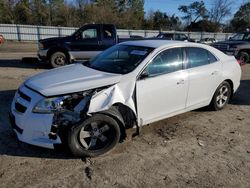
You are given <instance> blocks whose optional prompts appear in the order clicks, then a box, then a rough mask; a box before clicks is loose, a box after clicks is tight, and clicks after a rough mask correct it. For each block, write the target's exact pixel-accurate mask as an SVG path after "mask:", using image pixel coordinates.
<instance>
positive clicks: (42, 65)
mask: <svg viewBox="0 0 250 188" xmlns="http://www.w3.org/2000/svg"><path fill="white" fill-rule="evenodd" d="M0 67H16V68H32V69H50V68H51V67H50V66H49V64H48V63H46V62H40V61H39V60H38V58H35V57H24V58H22V59H21V60H20V59H0Z"/></svg>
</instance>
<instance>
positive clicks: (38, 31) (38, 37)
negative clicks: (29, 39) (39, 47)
mask: <svg viewBox="0 0 250 188" xmlns="http://www.w3.org/2000/svg"><path fill="white" fill-rule="evenodd" d="M36 29H37V39H38V40H40V39H41V36H40V27H39V26H37V27H36Z"/></svg>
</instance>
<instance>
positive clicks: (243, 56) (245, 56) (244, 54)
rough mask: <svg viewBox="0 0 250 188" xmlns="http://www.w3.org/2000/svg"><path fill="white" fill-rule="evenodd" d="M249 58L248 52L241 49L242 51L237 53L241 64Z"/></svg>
mask: <svg viewBox="0 0 250 188" xmlns="http://www.w3.org/2000/svg"><path fill="white" fill-rule="evenodd" d="M249 58H250V57H249V54H248V53H247V52H244V51H242V52H240V53H239V57H238V59H239V60H240V63H241V64H246V63H248V62H249Z"/></svg>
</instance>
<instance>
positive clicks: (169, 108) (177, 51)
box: [136, 48, 188, 124]
mask: <svg viewBox="0 0 250 188" xmlns="http://www.w3.org/2000/svg"><path fill="white" fill-rule="evenodd" d="M145 75H146V76H145ZM187 91H188V73H187V72H186V70H183V53H182V49H181V48H172V49H167V50H165V51H163V52H161V53H159V54H158V55H157V56H156V57H155V58H154V59H153V60H152V61H151V62H150V63H149V64H148V65H147V67H146V69H145V70H144V71H143V73H142V75H141V77H140V78H139V79H138V81H137V84H136V96H137V110H138V118H139V119H140V121H142V123H143V124H148V123H151V122H153V121H156V120H160V119H164V118H165V117H166V116H168V115H170V114H171V113H174V112H176V111H179V110H182V109H184V108H185V103H186V99H187Z"/></svg>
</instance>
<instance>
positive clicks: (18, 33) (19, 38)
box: [16, 25, 21, 42]
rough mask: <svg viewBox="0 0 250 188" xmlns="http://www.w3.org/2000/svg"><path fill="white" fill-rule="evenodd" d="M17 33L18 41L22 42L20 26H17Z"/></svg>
mask: <svg viewBox="0 0 250 188" xmlns="http://www.w3.org/2000/svg"><path fill="white" fill-rule="evenodd" d="M16 31H17V40H18V41H19V42H20V41H21V33H20V26H19V25H16Z"/></svg>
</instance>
